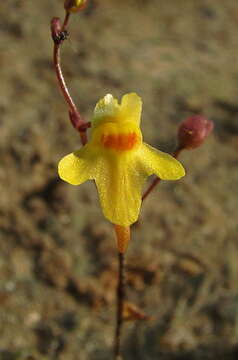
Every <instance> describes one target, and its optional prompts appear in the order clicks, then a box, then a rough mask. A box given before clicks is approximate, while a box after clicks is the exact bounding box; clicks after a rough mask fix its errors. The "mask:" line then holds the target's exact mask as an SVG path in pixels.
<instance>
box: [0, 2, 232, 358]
mask: <svg viewBox="0 0 238 360" xmlns="http://www.w3.org/2000/svg"><path fill="white" fill-rule="evenodd" d="M61 5H62V1H58V0H51V1H48V0H41V1H25V0H15V1H1V5H0V18H1V23H0V32H1V36H0V54H1V55H0V71H1V76H0V78H1V90H0V91H1V97H0V110H1V118H0V134H1V141H0V155H1V161H0V184H1V196H0V359H1V360H9V359H10V360H33V359H34V360H38V359H39V360H49V359H57V360H58V359H59V360H62V359H64V360H77V359H79V360H104V359H105V360H106V359H112V353H111V348H112V341H113V332H114V315H115V295H114V294H115V286H116V279H117V278H116V276H117V257H116V248H115V240H114V236H113V233H112V227H111V225H110V224H109V223H108V222H107V221H106V220H105V219H104V218H103V216H102V213H101V209H100V207H99V205H98V199H97V194H96V191H95V189H94V186H93V184H91V183H86V184H84V185H82V186H80V187H71V186H69V185H67V184H66V183H63V182H62V181H60V180H59V179H58V175H57V163H58V161H59V159H60V158H61V157H62V156H63V155H65V154H67V153H69V152H71V151H73V150H75V149H77V147H80V141H79V137H78V135H77V133H76V132H75V131H74V130H73V128H72V127H71V126H70V124H69V121H68V115H67V109H66V106H65V104H64V102H63V100H62V97H61V95H60V94H59V91H58V88H57V84H56V80H55V75H54V72H53V68H52V60H51V56H52V41H51V38H50V33H49V22H50V19H51V18H52V17H53V16H61V17H62V16H63V11H62V6H61ZM237 23H238V3H237V1H236V0H227V1H225V2H224V1H223V0H216V1H213V0H200V1H196V0H173V1H163V0H150V1H145V0H140V1H139V0H137V1H136V0H124V1H122V0H121V1H116V0H110V1H109V0H100V1H99V0H97V1H96V0H95V1H92V2H91V6H90V7H89V8H88V9H87V10H86V11H85V12H84V13H82V14H81V15H74V18H73V19H72V22H71V24H70V40H69V41H67V42H66V43H65V44H64V47H63V59H62V60H63V64H64V65H63V67H64V71H65V75H66V77H67V81H68V83H69V85H70V88H71V90H72V94H73V96H74V98H75V99H76V101H77V104H78V105H79V106H80V109H81V111H82V113H83V115H84V116H85V118H87V119H88V120H90V117H91V114H92V110H93V107H94V105H95V103H96V102H97V100H98V99H99V98H100V97H102V96H103V95H105V94H106V93H108V92H111V93H113V94H114V95H115V96H118V97H119V96H121V95H122V94H123V93H125V92H128V91H136V92H137V93H139V94H140V95H141V96H142V98H143V102H144V109H143V121H142V124H143V125H142V127H143V130H144V137H145V140H146V142H148V143H150V144H152V145H153V146H156V147H159V148H161V149H162V150H168V151H172V150H173V148H174V146H175V139H176V130H177V125H178V124H179V122H180V121H181V120H182V119H184V118H185V117H186V116H188V115H191V114H195V113H203V114H204V115H205V116H207V117H208V118H210V119H212V120H213V121H214V122H215V131H214V133H213V135H212V136H211V137H210V138H209V140H208V141H207V142H206V143H205V144H204V145H203V146H202V147H201V148H199V149H197V150H194V151H189V152H184V153H183V154H182V156H181V158H180V159H181V161H182V162H183V164H184V166H185V167H186V169H187V176H186V177H185V178H184V179H183V180H181V181H178V182H173V183H163V184H161V185H160V186H159V187H158V189H157V190H156V191H155V192H154V193H153V195H152V196H151V197H150V198H148V199H147V201H146V202H145V203H144V206H143V210H142V214H141V219H140V223H139V225H138V226H135V227H134V229H133V241H132V243H131V245H130V248H129V251H128V254H127V270H128V274H127V280H128V287H127V298H128V301H129V302H131V303H132V304H135V305H136V306H138V307H139V308H140V309H141V310H142V312H144V313H146V314H148V315H149V320H144V321H137V322H127V323H126V324H125V327H124V336H123V359H125V360H129V359H131V360H132V359H133V360H134V359H136V360H147V359H148V360H149V359H159V360H168V359H171V360H174V359H176V360H178V359H179V360H187V359H189V360H201V359H203V360H206V359H209V360H210V359H211V360H217V359H219V360H220V359H221V360H226V359H227V360H230V359H231V360H233V359H237V356H238V345H237V344H238V282H237V279H238V260H237V259H238V243H237V229H238V227H237V180H238V172H237V165H238V160H237V151H238V95H237V89H238V62H237V58H238V37H237ZM146 318H147V317H146Z"/></svg>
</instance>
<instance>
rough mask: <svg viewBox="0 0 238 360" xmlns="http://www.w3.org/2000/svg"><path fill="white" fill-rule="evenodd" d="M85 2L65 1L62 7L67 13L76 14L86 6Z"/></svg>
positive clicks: (76, 0) (81, 0)
mask: <svg viewBox="0 0 238 360" xmlns="http://www.w3.org/2000/svg"><path fill="white" fill-rule="evenodd" d="M86 2H87V0H65V1H64V7H65V10H67V11H68V12H77V11H79V10H80V9H81V8H82V7H83V6H84V5H85V4H86Z"/></svg>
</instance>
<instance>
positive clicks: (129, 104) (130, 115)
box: [121, 93, 142, 125]
mask: <svg viewBox="0 0 238 360" xmlns="http://www.w3.org/2000/svg"><path fill="white" fill-rule="evenodd" d="M141 111H142V100H141V98H140V97H139V96H138V95H137V94H136V93H130V94H126V95H124V96H123V98H122V101H121V116H122V117H124V118H125V120H127V121H134V122H135V123H136V124H137V125H140V118H141Z"/></svg>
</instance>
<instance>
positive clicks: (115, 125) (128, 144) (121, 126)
mask: <svg viewBox="0 0 238 360" xmlns="http://www.w3.org/2000/svg"><path fill="white" fill-rule="evenodd" d="M141 110H142V101H141V99H140V97H139V96H138V95H137V94H135V93H131V94H126V95H124V96H123V98H122V101H121V104H119V103H118V101H117V99H114V98H113V96H112V95H110V94H108V95H106V96H105V97H104V98H103V99H101V100H100V101H99V102H98V103H97V105H96V108H95V110H94V116H93V119H92V129H91V136H90V140H89V142H88V144H86V145H85V146H83V147H82V148H81V149H80V150H77V151H75V152H74V153H71V154H69V155H67V156H65V157H64V158H63V159H62V160H61V161H60V163H59V176H60V177H61V179H63V180H65V181H67V182H69V183H70V184H72V185H80V184H82V183H83V182H85V181H86V180H95V182H96V186H97V189H98V193H99V198H100V203H101V206H102V210H103V213H104V215H105V217H106V218H107V219H108V220H110V221H111V222H112V223H113V224H116V225H121V226H130V225H131V224H133V223H134V222H136V221H137V219H138V216H139V211H140V207H141V196H142V187H143V185H144V183H145V180H146V179H147V177H148V176H150V175H152V174H156V175H157V176H158V177H159V178H160V179H162V180H177V179H179V178H181V177H182V176H184V175H185V171H184V168H183V166H182V165H181V164H180V162H178V161H177V160H176V159H174V158H173V157H172V156H170V155H168V154H166V153H163V152H161V151H159V150H156V149H154V148H153V147H151V146H149V145H147V144H145V143H143V141H142V133H141V130H140V117H141Z"/></svg>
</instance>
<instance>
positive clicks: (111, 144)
mask: <svg viewBox="0 0 238 360" xmlns="http://www.w3.org/2000/svg"><path fill="white" fill-rule="evenodd" d="M137 142H138V136H137V134H136V133H135V132H132V133H128V134H108V135H104V134H103V135H102V137H101V143H102V145H103V146H104V147H105V148H110V149H114V150H121V151H125V150H131V149H133V147H134V146H135V145H136V144H137Z"/></svg>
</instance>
